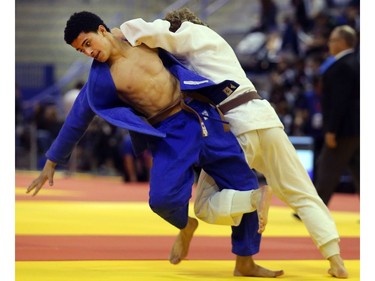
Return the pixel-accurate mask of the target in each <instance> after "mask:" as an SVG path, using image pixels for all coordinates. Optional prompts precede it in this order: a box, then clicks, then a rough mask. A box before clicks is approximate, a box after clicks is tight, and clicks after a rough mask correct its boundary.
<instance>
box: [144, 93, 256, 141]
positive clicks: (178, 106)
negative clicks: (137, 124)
mask: <svg viewBox="0 0 375 281" xmlns="http://www.w3.org/2000/svg"><path fill="white" fill-rule="evenodd" d="M186 98H190V101H191V100H198V101H201V102H206V103H209V104H211V106H213V107H215V108H216V110H217V112H218V113H219V115H220V119H221V122H222V123H223V127H224V130H225V131H229V130H230V128H229V124H228V122H226V121H225V118H224V114H225V113H227V112H228V111H229V110H231V109H233V108H235V107H237V106H239V105H241V104H244V103H246V102H248V101H251V100H253V99H262V98H261V97H260V96H259V95H258V93H257V92H256V91H249V92H245V93H243V94H241V95H239V96H237V97H235V98H234V99H232V100H230V101H228V102H226V103H225V104H222V105H220V106H215V105H214V104H213V103H212V101H211V100H210V99H208V98H207V97H205V96H204V95H202V94H199V93H197V92H184V93H181V95H180V97H179V98H178V99H177V100H176V101H174V102H173V103H172V104H171V105H169V106H168V107H166V108H164V109H163V110H161V111H160V112H158V113H157V114H155V115H153V116H151V117H149V118H147V121H148V122H149V123H150V124H151V125H155V124H157V123H160V122H162V121H163V120H165V119H166V118H168V117H169V116H172V115H174V114H176V113H177V112H179V111H180V110H185V111H187V112H190V113H192V114H194V115H195V116H196V117H197V118H198V120H199V123H200V126H201V129H202V135H203V136H204V137H206V136H208V131H207V128H206V126H205V124H204V122H203V120H202V117H201V116H200V115H199V113H198V112H196V111H195V110H194V109H193V108H191V107H190V106H189V105H188V104H187V103H189V102H190V101H187V103H186V102H185V99H186Z"/></svg>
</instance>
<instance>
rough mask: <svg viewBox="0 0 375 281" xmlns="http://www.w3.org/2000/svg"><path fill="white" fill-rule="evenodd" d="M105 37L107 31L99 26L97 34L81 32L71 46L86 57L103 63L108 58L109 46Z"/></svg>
mask: <svg viewBox="0 0 375 281" xmlns="http://www.w3.org/2000/svg"><path fill="white" fill-rule="evenodd" d="M106 35H108V31H107V30H106V29H105V27H104V26H102V25H100V26H99V28H98V31H97V32H89V33H84V32H81V33H80V34H79V35H78V37H77V38H76V39H75V40H74V41H73V42H72V44H71V46H72V47H73V48H75V49H76V50H77V51H78V52H81V53H83V54H85V55H86V56H89V57H92V58H94V59H95V60H97V61H100V62H105V61H107V60H108V58H109V56H110V44H109V42H108V40H107V37H106Z"/></svg>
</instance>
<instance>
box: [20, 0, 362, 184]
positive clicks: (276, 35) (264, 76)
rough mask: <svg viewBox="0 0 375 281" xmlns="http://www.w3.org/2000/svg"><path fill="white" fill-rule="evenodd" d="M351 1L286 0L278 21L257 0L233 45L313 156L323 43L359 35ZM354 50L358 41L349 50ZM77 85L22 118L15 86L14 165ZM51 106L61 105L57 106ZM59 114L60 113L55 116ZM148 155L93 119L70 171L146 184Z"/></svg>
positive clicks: (40, 160) (39, 161) (267, 3)
mask: <svg viewBox="0 0 375 281" xmlns="http://www.w3.org/2000/svg"><path fill="white" fill-rule="evenodd" d="M359 2H360V1H359V0H347V1H343V0H341V1H338V0H336V1H334V0H327V1H321V0H291V1H290V5H291V6H292V7H293V12H292V13H283V14H284V15H285V16H283V17H282V18H280V13H279V11H278V5H277V4H276V3H275V1H272V0H259V3H260V7H261V11H260V16H259V23H258V24H257V25H256V26H255V27H253V28H251V30H249V32H248V33H247V34H245V36H244V39H243V40H241V41H240V42H239V44H238V45H237V46H233V48H234V49H235V51H236V53H237V54H238V57H239V59H240V62H241V64H242V65H243V68H244V69H245V71H246V72H247V73H248V76H249V78H250V80H251V81H252V82H253V83H254V85H255V86H256V88H257V89H258V92H259V93H260V94H261V96H263V98H266V99H267V100H269V101H270V103H271V104H272V105H273V106H274V108H275V110H276V112H277V114H278V115H279V117H280V119H281V121H282V122H283V124H284V126H285V131H286V133H287V134H288V135H290V136H311V137H313V138H314V141H315V142H314V144H315V154H318V151H319V150H320V147H321V145H322V142H323V134H322V116H321V109H320V95H321V94H322V93H321V91H320V73H321V71H322V69H323V68H324V65H325V62H326V60H327V59H329V53H328V48H327V42H328V38H329V34H330V32H331V31H332V29H333V28H334V27H335V26H338V25H343V24H347V25H350V26H352V27H353V28H354V29H355V30H356V31H357V33H358V38H360V24H359V19H360V6H359V4H360V3H359ZM357 49H358V51H359V43H358V47H357ZM82 85H83V84H82V82H81V81H77V85H75V87H74V89H71V90H70V91H69V92H67V93H65V94H64V95H63V96H62V100H63V106H61V105H58V104H56V103H42V102H41V103H39V104H37V105H36V106H34V108H33V110H32V114H28V115H27V116H25V114H24V110H23V108H22V89H20V88H19V87H18V86H17V85H16V89H15V90H16V93H15V98H16V139H15V141H16V169H30V168H33V167H31V166H30V161H31V160H30V159H31V158H32V156H30V155H32V154H33V153H34V154H35V155H36V156H35V158H36V159H35V163H36V167H34V168H37V169H40V168H41V167H42V166H43V164H44V161H45V158H44V153H45V152H46V150H47V149H48V148H49V146H50V145H51V144H52V142H53V140H54V139H55V138H56V136H57V134H58V132H59V130H60V128H61V126H62V124H63V122H64V119H65V116H66V114H67V112H68V111H69V109H70V107H71V103H72V102H73V101H74V99H75V97H76V95H77V94H78V92H79V89H80V88H81V87H82ZM59 106H60V107H61V108H59ZM61 112H62V113H61ZM150 166H151V157H150V155H149V153H147V152H146V153H145V154H144V155H141V156H135V155H134V154H133V152H132V149H131V143H130V139H129V134H128V132H127V131H124V130H122V129H119V128H116V127H114V126H112V125H110V124H108V123H107V122H105V121H104V120H102V119H100V118H99V117H96V118H95V119H94V121H93V122H92V124H91V125H90V127H89V129H88V130H87V132H86V134H85V135H84V137H83V138H82V139H81V140H80V142H79V144H78V146H77V148H76V150H75V151H74V152H73V154H72V157H71V161H70V163H69V166H68V167H63V169H66V170H67V171H70V172H75V171H77V172H93V173H98V174H103V175H121V176H122V177H123V179H124V181H132V182H137V181H147V180H148V177H149V174H148V172H149V168H150Z"/></svg>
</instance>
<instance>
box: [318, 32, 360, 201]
mask: <svg viewBox="0 0 375 281" xmlns="http://www.w3.org/2000/svg"><path fill="white" fill-rule="evenodd" d="M356 44H357V35H356V32H355V30H354V29H353V28H351V27H350V26H348V25H343V26H338V27H336V28H335V29H333V31H332V32H331V34H330V38H329V41H328V47H329V51H330V53H331V55H332V56H334V58H335V61H334V62H333V63H332V64H331V65H330V66H329V67H328V68H327V69H326V70H325V71H324V73H323V74H322V100H321V102H322V112H323V126H324V133H325V136H324V137H325V142H324V145H323V148H322V151H321V153H320V156H319V159H318V167H317V181H316V189H317V191H318V193H319V195H320V197H321V198H322V200H323V201H324V203H325V204H326V205H327V206H328V203H329V201H330V199H331V197H332V195H333V193H334V192H335V189H336V187H337V185H338V184H339V181H340V177H341V175H342V173H343V172H344V170H345V168H349V171H350V172H351V174H352V178H353V182H354V185H355V187H356V190H357V192H358V194H359V171H360V113H359V112H360V67H359V54H358V53H357V52H355V47H356Z"/></svg>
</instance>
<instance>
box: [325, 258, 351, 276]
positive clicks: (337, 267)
mask: <svg viewBox="0 0 375 281" xmlns="http://www.w3.org/2000/svg"><path fill="white" fill-rule="evenodd" d="M328 260H329V263H330V265H331V268H330V269H328V273H329V274H331V275H332V276H333V277H336V278H348V275H349V274H348V271H347V270H346V268H345V265H344V261H343V260H342V258H341V256H340V255H334V256H332V257H330V258H328Z"/></svg>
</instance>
